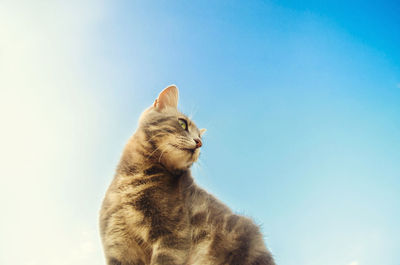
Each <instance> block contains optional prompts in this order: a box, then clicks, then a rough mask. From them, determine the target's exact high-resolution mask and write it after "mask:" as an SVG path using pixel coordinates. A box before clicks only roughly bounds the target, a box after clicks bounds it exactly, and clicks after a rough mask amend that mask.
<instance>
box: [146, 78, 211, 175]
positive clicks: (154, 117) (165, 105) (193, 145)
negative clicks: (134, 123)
mask: <svg viewBox="0 0 400 265" xmlns="http://www.w3.org/2000/svg"><path fill="white" fill-rule="evenodd" d="M177 106H178V88H177V87H176V86H174V85H171V86H169V87H167V88H165V89H164V90H163V91H162V92H161V93H160V94H159V96H158V98H157V99H156V100H155V101H154V104H153V105H152V106H151V107H149V108H148V109H147V110H146V111H144V112H143V114H142V115H141V117H140V120H139V130H140V131H141V132H142V133H143V134H144V136H145V137H144V139H145V140H146V146H147V150H148V152H150V154H149V155H150V156H151V158H152V159H156V160H157V162H160V163H161V164H162V165H164V166H165V167H167V168H169V169H172V170H175V169H186V168H189V167H190V166H191V165H192V164H193V163H194V162H195V161H196V160H197V159H198V157H199V155H200V147H201V146H202V139H201V136H202V134H203V133H204V132H205V129H198V128H197V126H196V125H195V124H194V122H193V121H191V120H190V119H189V118H188V117H187V116H186V115H184V114H182V113H181V112H179V111H178V109H177Z"/></svg>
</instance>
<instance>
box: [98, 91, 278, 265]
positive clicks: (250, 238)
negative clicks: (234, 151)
mask: <svg viewBox="0 0 400 265" xmlns="http://www.w3.org/2000/svg"><path fill="white" fill-rule="evenodd" d="M163 93H164V94H163ZM177 93H178V92H177V89H176V87H173V88H171V87H168V88H167V89H165V90H164V91H163V92H162V93H160V96H159V97H158V99H157V100H156V101H155V103H154V105H153V106H152V107H150V108H149V109H147V110H146V111H145V112H144V113H143V114H142V116H141V118H140V121H139V126H138V129H137V131H136V132H135V134H134V135H133V136H132V137H131V139H130V140H129V142H128V143H127V145H126V147H125V149H124V152H123V155H122V158H121V160H120V163H119V165H118V167H117V172H116V175H115V177H114V179H113V181H112V183H111V185H110V187H109V188H108V190H107V193H106V196H105V198H104V201H103V205H102V208H101V212H100V231H101V237H102V241H103V247H104V251H105V257H106V261H107V264H108V265H139V264H151V265H156V264H171V265H178V264H182V265H183V264H185V265H189V264H190V265H195V264H196V265H208V264H209V265H211V264H221V265H222V264H231V265H232V264H238V265H239V264H244V265H247V264H249V265H273V264H275V263H274V261H273V259H272V256H271V254H270V253H269V251H268V250H267V248H266V247H265V245H264V242H263V239H262V235H261V233H260V231H259V228H258V227H257V226H256V225H255V224H254V223H253V222H252V221H251V220H250V219H248V218H246V217H243V216H239V215H236V214H234V213H232V211H231V210H230V209H229V208H228V207H226V206H225V205H224V204H222V203H221V202H219V201H218V200H217V199H216V198H214V197H213V196H212V195H210V194H209V193H207V192H206V191H204V190H203V189H201V188H199V187H198V186H196V184H195V183H194V181H193V178H192V176H191V174H190V166H191V165H192V164H193V163H194V162H195V161H196V160H197V159H198V156H199V152H200V148H199V146H201V144H199V142H198V141H200V143H201V140H200V138H201V135H200V134H201V132H200V130H199V129H198V128H197V127H196V125H195V124H194V123H193V122H192V121H190V120H189V119H188V118H187V117H186V116H184V115H183V114H181V113H179V112H178V110H177V109H176V105H177V98H178V94H177ZM178 119H184V120H185V121H186V122H187V129H186V130H185V129H184V128H183V127H182V125H181V123H180V122H178ZM195 139H198V140H197V142H196V141H195Z"/></svg>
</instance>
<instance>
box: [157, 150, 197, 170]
mask: <svg viewBox="0 0 400 265" xmlns="http://www.w3.org/2000/svg"><path fill="white" fill-rule="evenodd" d="M199 154H200V150H199V149H195V150H193V152H188V151H183V150H179V151H172V152H170V153H167V154H165V155H164V156H163V157H162V159H161V163H162V164H163V165H164V166H165V167H166V168H168V169H170V170H171V171H173V170H186V169H189V168H190V167H191V166H192V165H193V163H195V162H196V161H197V159H198V157H199Z"/></svg>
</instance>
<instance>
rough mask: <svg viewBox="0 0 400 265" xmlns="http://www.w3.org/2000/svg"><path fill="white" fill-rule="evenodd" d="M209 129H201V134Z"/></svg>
mask: <svg viewBox="0 0 400 265" xmlns="http://www.w3.org/2000/svg"><path fill="white" fill-rule="evenodd" d="M206 131H207V129H204V128H203V129H200V136H203V134H204V133H205V132H206Z"/></svg>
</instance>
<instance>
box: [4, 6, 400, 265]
mask: <svg viewBox="0 0 400 265" xmlns="http://www.w3.org/2000/svg"><path fill="white" fill-rule="evenodd" d="M399 14H400V4H399V2H398V1H379V2H378V1H368V0H367V1H351V3H349V2H348V1H203V0H202V1H94V0H93V1H78V0H72V1H35V2H34V1H28V0H26V1H11V0H4V1H1V2H0V25H1V26H0V32H1V34H0V89H1V90H0V93H1V94H0V118H1V137H0V144H1V148H0V149H1V151H0V159H1V160H0V161H1V163H0V176H1V183H0V187H1V192H0V199H1V200H0V206H1V211H2V214H1V218H0V234H1V236H0V249H1V251H0V263H1V264H13V265H39V264H40V265H54V264H61V265H64V264H65V265H72V264H73V265H83V264H85V265H87V264H93V265H100V264H105V263H104V260H103V253H102V249H101V245H100V239H99V236H98V228H97V214H98V210H99V208H100V204H101V200H102V197H103V195H104V192H105V190H106V188H107V186H108V184H109V183H110V181H111V179H112V177H113V173H114V168H115V166H116V164H117V162H118V160H119V156H120V153H121V151H122V148H123V146H124V143H125V142H126V140H127V139H128V137H129V136H130V135H131V134H132V133H133V132H134V130H135V128H136V124H137V119H138V116H139V115H140V113H141V111H142V110H143V109H144V108H146V107H147V106H149V105H150V104H151V103H152V102H153V100H154V99H155V97H156V96H157V95H158V93H159V92H160V91H161V89H163V88H164V87H165V86H167V85H169V84H172V83H174V84H176V85H177V86H178V87H179V88H180V103H179V106H180V108H181V110H182V111H183V112H184V113H186V114H189V115H192V117H193V119H194V120H195V122H196V123H197V124H198V126H199V127H205V128H207V129H208V131H207V133H206V135H205V139H204V146H203V150H202V155H201V161H200V162H199V163H198V164H196V165H195V166H194V169H193V174H194V176H195V179H196V181H197V182H198V184H199V185H201V186H203V187H204V188H206V189H207V190H209V191H210V192H212V193H213V194H215V195H216V196H217V197H218V198H220V199H221V200H222V201H223V202H225V203H226V204H228V205H229V206H230V207H231V208H232V209H234V210H235V211H236V212H238V213H242V214H246V215H248V216H251V217H252V218H253V219H254V220H255V221H256V222H257V223H259V224H260V225H262V230H263V233H264V234H265V236H266V242H267V245H268V246H269V248H270V249H271V251H272V252H273V254H274V256H275V258H276V261H277V264H278V265H299V264H303V265H377V264H379V265H398V264H400V258H399V254H398V253H399V250H400V225H399V224H400V49H399V47H400V15H399Z"/></svg>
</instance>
